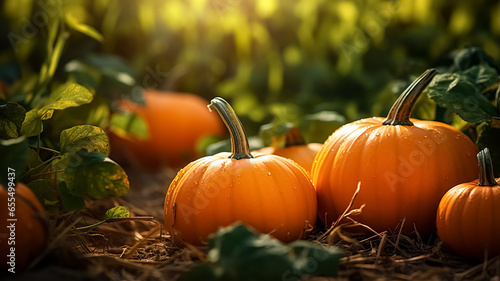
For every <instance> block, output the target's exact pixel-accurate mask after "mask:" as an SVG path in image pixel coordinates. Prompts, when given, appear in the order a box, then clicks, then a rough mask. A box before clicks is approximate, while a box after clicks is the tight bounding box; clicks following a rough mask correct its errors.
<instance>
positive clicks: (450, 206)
mask: <svg viewBox="0 0 500 281" xmlns="http://www.w3.org/2000/svg"><path fill="white" fill-rule="evenodd" d="M477 158H478V161H479V179H476V180H474V181H472V182H467V183H462V184H459V185H457V186H455V187H453V188H452V189H450V190H448V192H446V194H445V195H444V196H443V198H442V199H441V202H440V203H439V208H438V211H437V217H436V225H437V231H438V235H439V238H440V239H441V241H442V242H443V245H444V246H445V247H446V248H448V249H449V250H451V251H453V252H455V253H457V254H460V255H463V256H467V257H472V258H477V259H482V258H484V257H487V256H488V257H490V258H491V257H494V256H496V255H500V223H499V220H500V185H499V184H498V182H497V181H500V178H498V179H496V180H495V177H494V176H493V164H492V161H491V156H490V153H489V150H488V149H487V148H485V149H484V150H482V151H480V152H479V153H478V155H477Z"/></svg>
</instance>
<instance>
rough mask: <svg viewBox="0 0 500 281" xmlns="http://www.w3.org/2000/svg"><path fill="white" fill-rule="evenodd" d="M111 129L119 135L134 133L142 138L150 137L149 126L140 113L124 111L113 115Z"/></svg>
mask: <svg viewBox="0 0 500 281" xmlns="http://www.w3.org/2000/svg"><path fill="white" fill-rule="evenodd" d="M111 130H112V131H114V132H116V133H117V134H118V135H123V134H126V135H129V134H130V135H133V136H135V137H137V138H140V139H147V138H148V126H147V124H146V121H144V119H143V118H142V117H140V116H139V115H137V114H135V113H132V112H130V111H124V112H119V113H115V114H113V116H111Z"/></svg>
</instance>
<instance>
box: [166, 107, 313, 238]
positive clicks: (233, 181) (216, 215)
mask: <svg viewBox="0 0 500 281" xmlns="http://www.w3.org/2000/svg"><path fill="white" fill-rule="evenodd" d="M209 108H210V110H213V109H216V110H217V111H218V113H219V114H220V115H221V117H222V119H223V120H224V123H226V126H227V127H228V129H229V131H230V135H231V145H232V153H227V152H223V153H218V154H216V155H214V156H207V157H204V158H201V159H198V160H196V161H194V162H192V163H190V164H189V165H187V166H186V167H185V168H184V169H182V170H181V171H179V173H178V174H177V176H176V177H175V178H174V180H173V181H172V183H171V185H170V187H169V189H168V192H167V195H166V198H165V226H166V228H167V231H168V232H169V233H170V235H171V237H172V238H173V240H174V241H175V242H176V243H177V244H182V243H183V242H188V243H190V244H195V245H200V244H203V243H206V241H207V237H208V235H209V234H210V233H213V232H215V231H216V230H217V228H219V227H222V226H228V225H230V224H232V223H234V222H236V221H240V222H242V223H245V224H247V225H250V226H252V227H253V228H254V229H256V230H257V231H260V232H262V233H270V234H271V235H272V236H274V237H276V238H278V239H280V240H282V241H286V242H288V241H292V240H296V239H299V238H301V237H302V236H303V234H304V230H305V228H306V227H309V226H310V225H314V224H315V222H316V208H317V204H316V194H315V191H314V187H313V185H312V183H311V180H310V179H309V177H308V175H307V173H306V171H305V170H304V169H303V168H302V167H300V166H298V165H297V164H296V163H295V162H293V161H291V160H290V159H286V158H283V157H280V156H276V155H258V156H255V157H254V156H253V155H252V154H251V153H250V149H249V146H248V141H247V138H246V136H245V132H244V130H243V127H242V125H241V122H240V121H239V119H238V117H237V116H236V114H235V113H234V111H233V109H232V108H231V106H230V105H229V104H228V103H227V102H226V101H225V100H223V99H221V98H215V99H213V100H212V103H211V104H210V105H209Z"/></svg>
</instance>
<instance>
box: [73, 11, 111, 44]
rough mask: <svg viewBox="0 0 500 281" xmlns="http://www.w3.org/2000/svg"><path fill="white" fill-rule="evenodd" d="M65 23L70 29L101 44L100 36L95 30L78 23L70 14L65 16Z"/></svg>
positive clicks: (101, 38)
mask: <svg viewBox="0 0 500 281" xmlns="http://www.w3.org/2000/svg"><path fill="white" fill-rule="evenodd" d="M66 23H67V24H68V26H69V27H70V28H72V29H74V30H76V31H78V32H81V33H83V34H85V35H87V36H89V37H92V38H94V39H95V40H97V41H99V42H102V40H103V37H102V35H101V34H100V33H99V32H97V30H95V29H94V28H93V27H91V26H89V25H86V24H83V23H80V22H78V20H77V19H76V18H75V17H74V16H73V15H71V14H66Z"/></svg>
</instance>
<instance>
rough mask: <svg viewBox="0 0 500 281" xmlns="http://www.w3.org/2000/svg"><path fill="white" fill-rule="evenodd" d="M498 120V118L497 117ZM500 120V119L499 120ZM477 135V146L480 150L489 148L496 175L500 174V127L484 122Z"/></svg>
mask: <svg viewBox="0 0 500 281" xmlns="http://www.w3.org/2000/svg"><path fill="white" fill-rule="evenodd" d="M496 119H497V120H498V118H496ZM499 121H500V120H499ZM478 129H480V130H478V131H479V134H478V136H477V143H476V144H477V147H478V148H479V150H483V149H485V148H488V149H489V150H490V154H491V158H492V160H493V170H494V174H495V177H499V176H500V146H499V145H498V143H499V140H500V128H494V127H493V126H491V125H490V124H487V123H484V125H483V126H481V127H480V128H479V127H478Z"/></svg>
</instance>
